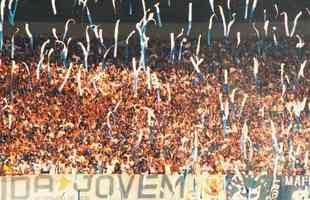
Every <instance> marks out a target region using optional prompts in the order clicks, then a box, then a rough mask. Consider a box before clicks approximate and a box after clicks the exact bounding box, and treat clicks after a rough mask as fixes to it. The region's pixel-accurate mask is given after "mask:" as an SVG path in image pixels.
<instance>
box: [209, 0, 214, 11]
mask: <svg viewBox="0 0 310 200" xmlns="http://www.w3.org/2000/svg"><path fill="white" fill-rule="evenodd" d="M209 3H210V6H211V10H212V12H213V13H215V12H214V0H209Z"/></svg>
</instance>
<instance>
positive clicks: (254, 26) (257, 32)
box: [252, 22, 260, 39]
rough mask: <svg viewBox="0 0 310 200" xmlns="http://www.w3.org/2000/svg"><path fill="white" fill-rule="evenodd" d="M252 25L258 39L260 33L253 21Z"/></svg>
mask: <svg viewBox="0 0 310 200" xmlns="http://www.w3.org/2000/svg"><path fill="white" fill-rule="evenodd" d="M252 27H253V29H254V30H255V32H256V35H257V39H259V38H260V34H259V31H258V29H257V28H256V25H255V22H253V23H252Z"/></svg>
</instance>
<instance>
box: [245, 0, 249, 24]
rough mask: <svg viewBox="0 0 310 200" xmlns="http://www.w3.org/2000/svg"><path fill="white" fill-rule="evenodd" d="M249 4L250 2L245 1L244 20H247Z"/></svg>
mask: <svg viewBox="0 0 310 200" xmlns="http://www.w3.org/2000/svg"><path fill="white" fill-rule="evenodd" d="M249 3H250V0H246V2H245V12H244V19H248V12H249Z"/></svg>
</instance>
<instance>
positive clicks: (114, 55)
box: [113, 19, 120, 58]
mask: <svg viewBox="0 0 310 200" xmlns="http://www.w3.org/2000/svg"><path fill="white" fill-rule="evenodd" d="M119 22H120V20H119V19H118V20H117V21H116V24H115V30H114V53H113V57H114V58H116V57H117V43H118V29H119Z"/></svg>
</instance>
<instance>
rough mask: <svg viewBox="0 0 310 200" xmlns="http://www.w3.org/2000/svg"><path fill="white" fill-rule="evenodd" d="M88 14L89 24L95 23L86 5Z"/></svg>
mask: <svg viewBox="0 0 310 200" xmlns="http://www.w3.org/2000/svg"><path fill="white" fill-rule="evenodd" d="M86 14H87V19H88V22H89V24H90V25H94V22H93V19H92V17H91V14H90V11H89V9H88V7H87V6H86Z"/></svg>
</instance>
